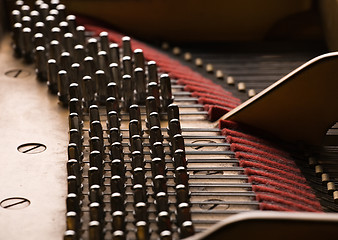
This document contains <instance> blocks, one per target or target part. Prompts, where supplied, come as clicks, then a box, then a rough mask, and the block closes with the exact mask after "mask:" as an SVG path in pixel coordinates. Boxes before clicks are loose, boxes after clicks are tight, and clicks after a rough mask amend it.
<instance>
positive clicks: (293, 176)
mask: <svg viewBox="0 0 338 240" xmlns="http://www.w3.org/2000/svg"><path fill="white" fill-rule="evenodd" d="M240 165H241V167H244V168H255V169H259V170H264V171H266V172H269V173H274V174H278V175H279V176H281V177H283V178H287V179H292V180H294V181H295V183H299V182H301V183H306V180H305V179H304V177H302V176H299V175H296V174H294V173H290V172H286V171H283V170H280V169H276V168H273V167H269V166H266V165H264V164H261V163H256V162H251V161H246V160H243V159H241V158H240Z"/></svg>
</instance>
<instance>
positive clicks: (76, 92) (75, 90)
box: [69, 83, 82, 99]
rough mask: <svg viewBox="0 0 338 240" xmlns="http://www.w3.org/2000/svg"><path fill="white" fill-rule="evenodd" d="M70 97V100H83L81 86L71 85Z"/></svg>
mask: <svg viewBox="0 0 338 240" xmlns="http://www.w3.org/2000/svg"><path fill="white" fill-rule="evenodd" d="M69 97H70V98H77V99H82V97H81V90H80V88H79V84H77V83H71V84H70V85H69Z"/></svg>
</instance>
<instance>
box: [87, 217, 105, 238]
mask: <svg viewBox="0 0 338 240" xmlns="http://www.w3.org/2000/svg"><path fill="white" fill-rule="evenodd" d="M89 239H90V240H102V239H103V227H102V226H101V224H100V222H98V221H91V222H89Z"/></svg>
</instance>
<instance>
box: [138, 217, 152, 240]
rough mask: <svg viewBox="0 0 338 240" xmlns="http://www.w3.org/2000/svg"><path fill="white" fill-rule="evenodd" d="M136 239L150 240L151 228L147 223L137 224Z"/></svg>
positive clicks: (140, 222)
mask: <svg viewBox="0 0 338 240" xmlns="http://www.w3.org/2000/svg"><path fill="white" fill-rule="evenodd" d="M136 238H137V239H149V226H148V223H147V222H146V221H139V222H136Z"/></svg>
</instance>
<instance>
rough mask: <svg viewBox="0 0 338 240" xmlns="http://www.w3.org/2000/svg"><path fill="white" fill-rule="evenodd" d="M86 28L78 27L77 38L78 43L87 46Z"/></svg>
mask: <svg viewBox="0 0 338 240" xmlns="http://www.w3.org/2000/svg"><path fill="white" fill-rule="evenodd" d="M85 31H86V29H85V27H84V26H77V27H76V36H77V39H76V40H77V42H78V43H79V44H80V45H82V46H84V45H85V44H86V35H85Z"/></svg>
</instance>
